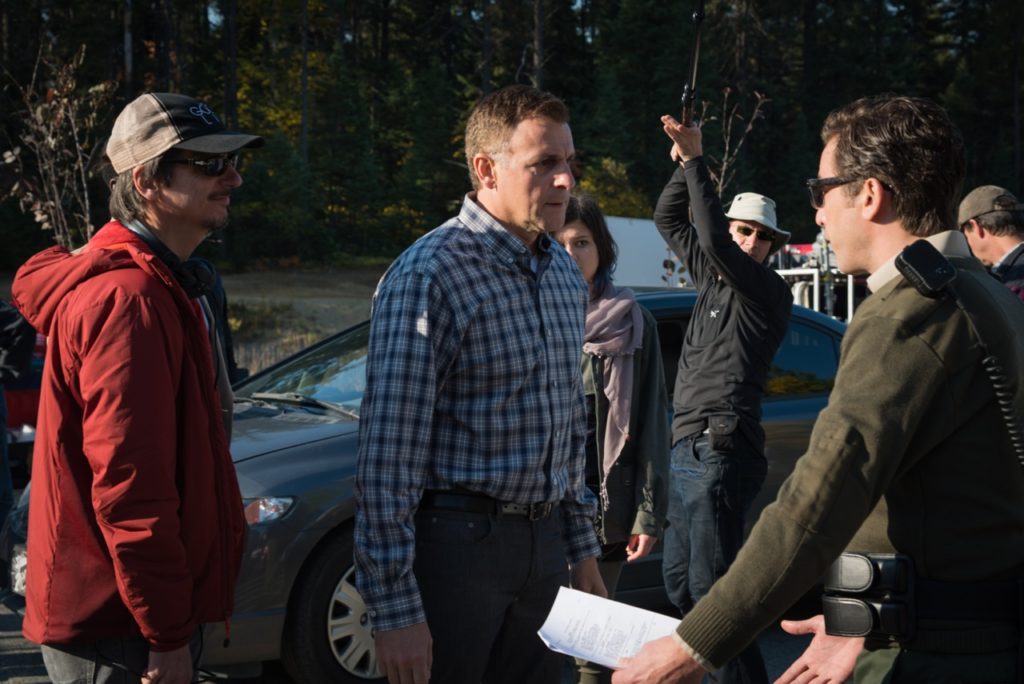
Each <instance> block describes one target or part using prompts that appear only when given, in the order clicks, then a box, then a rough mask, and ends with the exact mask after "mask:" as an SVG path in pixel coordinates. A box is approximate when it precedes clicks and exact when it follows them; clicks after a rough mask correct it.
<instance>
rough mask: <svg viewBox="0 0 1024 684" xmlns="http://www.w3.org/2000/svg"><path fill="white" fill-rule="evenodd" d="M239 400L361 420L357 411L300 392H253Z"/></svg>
mask: <svg viewBox="0 0 1024 684" xmlns="http://www.w3.org/2000/svg"><path fill="white" fill-rule="evenodd" d="M239 399H255V400H257V401H276V402H278V403H281V404H294V405H296V406H311V407H314V408H321V409H324V410H325V411H330V412H331V413H337V414H340V415H343V416H345V417H347V418H353V419H355V420H358V419H359V414H358V413H356V412H355V411H351V410H349V409H347V408H345V407H344V406H340V405H338V404H334V403H331V402H329V401H324V400H323V399H317V398H315V397H307V396H306V395H304V394H299V393H298V392H253V393H252V394H250V395H249V396H248V397H239Z"/></svg>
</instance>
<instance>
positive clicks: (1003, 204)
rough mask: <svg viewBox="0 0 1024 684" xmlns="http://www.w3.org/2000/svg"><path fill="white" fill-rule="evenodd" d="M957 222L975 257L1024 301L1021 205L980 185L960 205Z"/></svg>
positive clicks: (1006, 194)
mask: <svg viewBox="0 0 1024 684" xmlns="http://www.w3.org/2000/svg"><path fill="white" fill-rule="evenodd" d="M959 222H960V230H962V231H963V233H964V236H965V237H966V238H967V243H968V244H969V245H970V246H971V251H972V252H973V253H974V256H976V257H978V260H979V261H981V263H983V264H985V265H986V266H988V267H989V268H990V269H991V271H992V275H994V276H995V277H996V278H998V279H999V281H1000V282H1002V283H1003V284H1005V285H1006V286H1007V287H1008V288H1010V289H1011V290H1012V291H1013V292H1014V293H1015V294H1016V295H1017V296H1018V297H1020V298H1021V299H1022V300H1024V205H1022V204H1020V203H1019V202H1018V201H1017V198H1016V197H1014V196H1013V193H1011V192H1010V191H1009V190H1007V189H1006V188H1001V187H999V186H998V185H982V186H981V187H978V188H975V189H974V190H971V191H970V192H969V193H968V194H967V196H966V197H964V199H963V201H962V202H960V211H959Z"/></svg>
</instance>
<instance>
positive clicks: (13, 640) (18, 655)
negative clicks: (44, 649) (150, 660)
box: [0, 590, 807, 684]
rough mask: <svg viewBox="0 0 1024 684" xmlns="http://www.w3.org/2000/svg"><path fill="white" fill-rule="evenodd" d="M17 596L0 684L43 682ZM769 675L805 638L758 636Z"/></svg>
mask: <svg viewBox="0 0 1024 684" xmlns="http://www.w3.org/2000/svg"><path fill="white" fill-rule="evenodd" d="M23 606H24V601H22V599H21V597H20V596H16V595H14V594H11V593H9V592H7V591H5V590H0V684H45V683H46V682H47V681H48V680H47V678H46V670H45V669H43V662H42V658H41V657H40V655H39V647H37V646H36V645H35V644H32V643H29V642H28V641H25V640H24V639H22V638H21V613H20V610H21V608H22V607H23ZM759 642H760V644H761V650H762V652H763V653H764V655H765V660H766V664H767V666H768V674H769V675H770V677H771V678H772V679H774V678H775V677H777V676H778V675H779V674H781V673H782V672H783V671H784V670H785V669H786V668H787V667H788V666H789V663H791V662H792V661H793V660H794V659H795V658H796V657H797V656H798V655H799V654H800V653H801V652H802V650H803V648H804V645H805V644H806V642H807V639H805V638H799V637H791V636H789V635H788V634H785V633H783V632H782V631H781V630H779V629H778V628H774V629H770V630H768V631H766V632H765V633H764V634H762V635H761V638H760V640H759ZM230 681H231V682H232V683H233V684H243V683H244V684H256V683H258V684H287V683H288V682H290V681H291V680H289V679H288V678H287V677H286V676H285V674H284V672H283V671H282V670H281V668H280V666H279V665H278V664H277V663H270V664H268V665H267V667H265V668H264V673H263V675H262V676H261V677H258V678H248V679H243V678H233V679H231V680H230Z"/></svg>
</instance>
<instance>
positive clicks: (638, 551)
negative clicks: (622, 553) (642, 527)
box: [626, 534, 658, 562]
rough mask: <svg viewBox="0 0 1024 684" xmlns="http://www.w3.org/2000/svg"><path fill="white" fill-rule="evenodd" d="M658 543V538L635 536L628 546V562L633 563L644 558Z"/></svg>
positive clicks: (632, 536)
mask: <svg viewBox="0 0 1024 684" xmlns="http://www.w3.org/2000/svg"><path fill="white" fill-rule="evenodd" d="M657 543H658V538H657V537H652V536H651V535H649V534H634V535H631V536H630V538H629V542H627V544H626V562H632V561H635V560H639V559H640V558H643V557H644V556H646V555H647V554H649V553H650V552H651V550H652V549H653V548H654V545H655V544H657Z"/></svg>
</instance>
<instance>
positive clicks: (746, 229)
mask: <svg viewBox="0 0 1024 684" xmlns="http://www.w3.org/2000/svg"><path fill="white" fill-rule="evenodd" d="M736 232H737V233H739V234H740V235H742V236H743V237H750V236H751V235H752V234H753V233H757V239H758V240H764V241H765V242H771V241H772V240H774V239H775V234H774V233H772V231H770V230H754V229H753V228H751V227H750V226H736Z"/></svg>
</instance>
